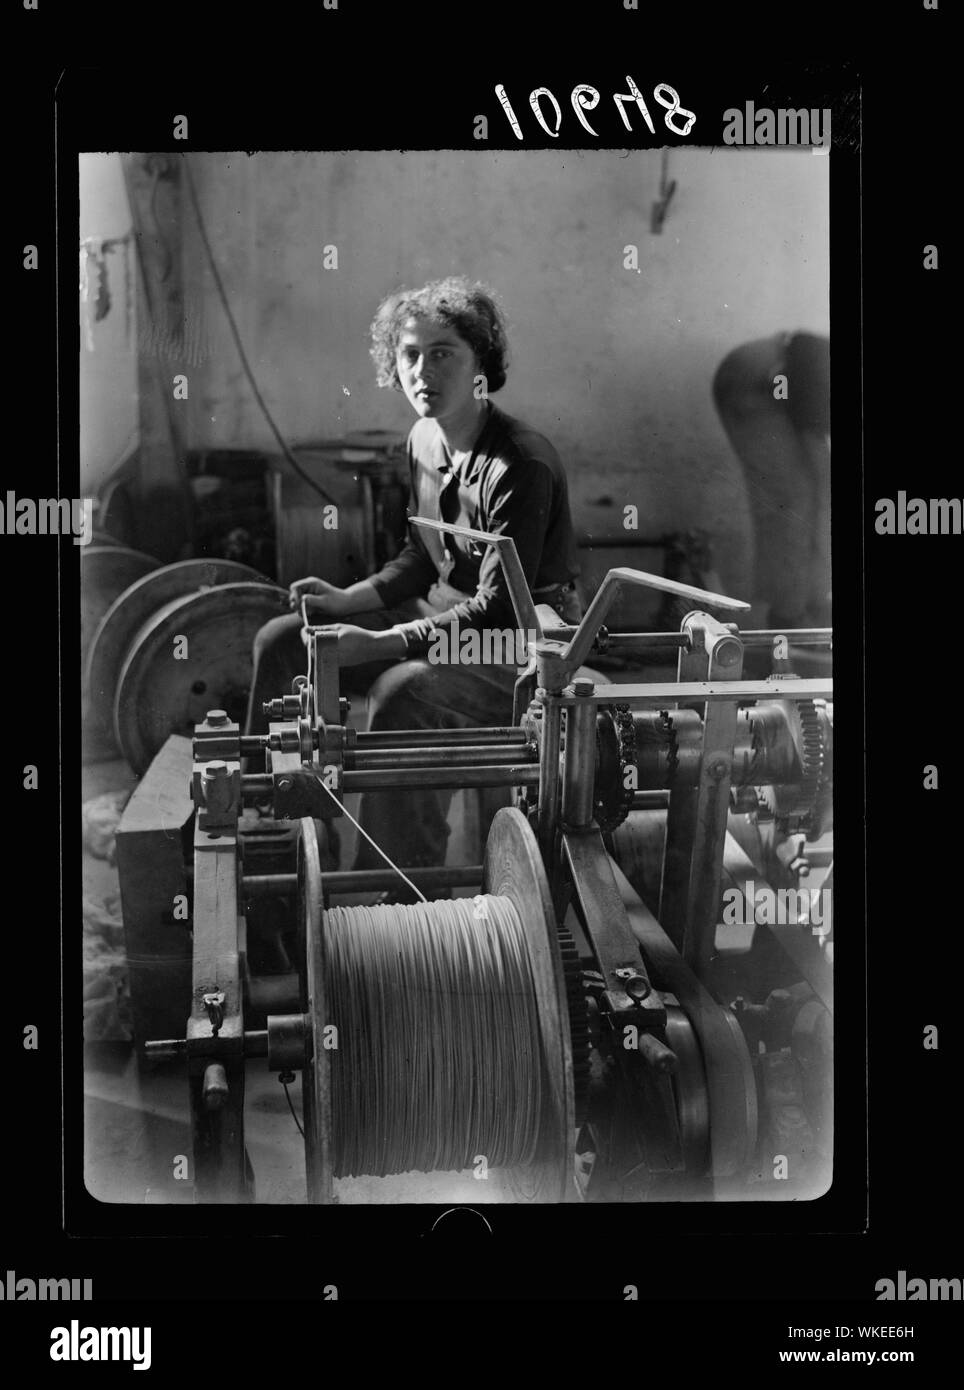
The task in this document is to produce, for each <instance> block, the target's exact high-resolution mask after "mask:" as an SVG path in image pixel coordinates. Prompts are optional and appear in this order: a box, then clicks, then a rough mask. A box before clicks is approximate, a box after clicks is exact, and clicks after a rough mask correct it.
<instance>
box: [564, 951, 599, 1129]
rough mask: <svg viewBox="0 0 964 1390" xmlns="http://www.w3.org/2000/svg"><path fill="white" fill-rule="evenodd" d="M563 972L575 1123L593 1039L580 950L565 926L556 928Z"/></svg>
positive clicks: (585, 1092)
mask: <svg viewBox="0 0 964 1390" xmlns="http://www.w3.org/2000/svg"><path fill="white" fill-rule="evenodd" d="M557 933H558V939H559V954H560V955H561V956H562V973H563V977H564V979H565V982H566V1003H567V1005H568V1008H569V1036H570V1039H571V1042H572V1073H573V1088H574V1091H575V1101H576V1123H577V1124H581V1123H582V1121H583V1119H584V1117H585V1114H586V1106H587V1103H588V1100H589V1066H590V1060H591V1053H592V1043H591V1039H590V1035H589V1010H588V1009H587V1007H586V996H585V991H584V989H583V983H582V968H581V966H580V963H579V952H578V950H577V949H576V943H575V941H574V939H573V936H572V933H571V932H570V930H569V928H568V927H558V928H557Z"/></svg>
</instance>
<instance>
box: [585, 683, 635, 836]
mask: <svg viewBox="0 0 964 1390" xmlns="http://www.w3.org/2000/svg"><path fill="white" fill-rule="evenodd" d="M596 754H597V758H596V767H597V773H596V785H595V792H594V798H593V814H594V816H595V818H596V824H597V825H598V826H599V829H600V830H601V831H602V832H603V834H604V835H608V834H609V833H610V831H612V830H615V829H616V827H617V825H622V823H623V821H624V820H625V819H626V817H627V816H628V815H629V813H630V811H631V810H632V807H633V792H634V787H633V786H632V785H630V786H627V785H626V772H627V769H628V768H632V769H633V770H634V771H635V768H636V725H635V723H634V722H633V715H632V711H631V710H630V708H629V706H628V705H608V706H606V707H605V708H604V709H602V710H600V712H599V716H598V718H597V719H596Z"/></svg>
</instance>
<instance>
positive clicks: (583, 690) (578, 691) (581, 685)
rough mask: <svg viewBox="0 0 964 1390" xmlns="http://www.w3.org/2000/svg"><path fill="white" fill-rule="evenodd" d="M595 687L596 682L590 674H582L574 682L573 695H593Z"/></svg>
mask: <svg viewBox="0 0 964 1390" xmlns="http://www.w3.org/2000/svg"><path fill="white" fill-rule="evenodd" d="M595 689H596V685H595V682H594V681H591V680H590V679H589V678H588V676H580V677H579V678H578V680H574V681H573V683H572V693H573V695H591V694H592V693H593V691H594V690H595Z"/></svg>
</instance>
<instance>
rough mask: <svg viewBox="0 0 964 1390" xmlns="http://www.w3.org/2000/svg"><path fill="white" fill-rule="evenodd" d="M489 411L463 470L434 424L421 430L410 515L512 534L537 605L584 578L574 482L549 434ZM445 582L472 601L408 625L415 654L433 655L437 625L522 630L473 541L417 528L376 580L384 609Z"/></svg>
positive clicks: (497, 575) (415, 444) (416, 430)
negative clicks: (572, 504)
mask: <svg viewBox="0 0 964 1390" xmlns="http://www.w3.org/2000/svg"><path fill="white" fill-rule="evenodd" d="M486 412H487V413H486V418H485V420H484V421H483V424H482V429H481V431H480V434H479V437H478V439H477V440H476V443H475V447H474V449H473V451H472V454H471V456H470V457H469V459H468V460H467V461H466V462H464V463H462V464H461V465H460V467H459V468H458V469H456V468H455V467H454V466H453V462H452V459H451V457H450V455H449V453H448V450H447V449H446V448H445V445H444V444H443V442H442V439H441V437H440V434H439V430H438V427H437V425H436V424H435V422H434V421H433V420H427V419H426V420H419V421H418V422H417V423H416V424H415V425H414V426H413V428H412V431H411V433H410V435H409V437H408V459H409V469H410V473H411V495H410V499H409V508H408V513H409V516H424V517H430V518H431V519H433V520H436V521H449V522H452V523H454V524H455V525H458V526H467V527H470V528H472V529H473V530H476V531H488V532H492V533H494V534H496V535H506V536H511V537H512V539H513V541H514V542H515V545H516V549H517V551H518V552H519V560H520V562H521V564H522V569H523V571H524V573H525V577H526V579H527V581H528V584H529V588H530V590H531V591H532V593H533V595H534V597H535V599H536V602H537V603H538V602H539V601H540V597H539V591H540V590H546V589H550V588H551V587H552V586H556V585H566V584H569V583H570V582H571V581H572V580H573V579H574V578H575V577H576V576H577V575H578V573H579V567H578V565H577V564H576V558H575V541H574V537H573V531H572V520H571V517H570V514H569V492H568V487H567V484H566V475H565V472H564V471H563V467H562V464H561V462H560V459H559V456H558V454H557V453H556V451H555V449H554V448H553V447H552V445H551V444H550V443H549V441H548V439H546V438H545V437H544V436H543V435H541V434H539V433H537V432H536V431H535V430H533V429H530V428H529V426H528V425H525V424H523V423H522V422H521V421H519V420H514V419H513V418H512V417H511V416H510V415H506V414H505V412H504V411H501V410H499V409H498V407H497V406H494V405H493V404H492V402H491V401H488V402H487V403H486ZM439 578H441V579H442V580H443V581H444V582H445V583H447V584H449V585H450V586H451V587H452V588H454V589H458V590H460V591H461V592H462V593H465V594H470V595H471V597H470V598H467V599H466V600H465V601H464V602H460V603H457V604H455V605H454V606H453V607H452V608H450V609H447V610H446V611H445V612H442V613H439V614H437V615H436V616H434V617H433V618H431V619H427V618H426V619H419V620H417V621H415V622H411V623H404V624H400V626H399V630H400V631H401V632H403V633H404V634H405V639H406V643H407V647H408V655H409V656H422V655H424V654H425V651H426V650H427V647H428V643H429V638H430V635H431V632H432V629H433V628H434V627H440V626H449V625H450V624H456V625H457V626H458V628H459V630H461V629H463V628H467V629H473V628H474V629H481V628H491V629H497V630H505V629H508V628H514V627H515V626H516V619H515V614H514V612H513V608H512V600H511V599H510V597H509V592H508V589H507V586H506V583H505V580H504V578H503V575H502V568H501V566H500V564H499V558H498V554H497V552H496V550H495V548H494V547H493V546H486V545H485V544H484V543H482V542H477V541H472V540H469V539H468V538H467V537H465V536H455V535H451V534H449V535H445V534H442V533H441V532H438V531H431V530H428V529H427V528H425V527H418V526H410V527H409V539H408V541H407V543H406V544H405V546H404V547H403V548H402V550H401V551H400V552H399V554H398V555H397V556H396V557H395V559H394V560H391V561H390V562H389V563H388V564H387V565H385V566H384V567H383V568H382V569H381V570H379V572H378V573H377V574H375V575H372V577H371V581H370V582H371V584H372V586H373V587H374V588H375V590H376V591H377V592H378V594H379V595H380V597H381V599H382V602H383V604H384V605H385V607H386V608H394V607H396V606H397V605H398V604H399V603H401V602H403V601H404V600H405V599H409V598H416V597H424V596H425V595H427V594H428V592H429V589H430V588H431V587H432V585H433V584H434V583H435V582H436V581H437V580H438V579H439Z"/></svg>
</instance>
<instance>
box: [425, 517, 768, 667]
mask: <svg viewBox="0 0 964 1390" xmlns="http://www.w3.org/2000/svg"><path fill="white" fill-rule="evenodd" d="M409 521H410V522H411V523H412V525H413V526H427V527H429V528H430V529H431V530H433V531H444V532H451V534H452V535H455V536H466V537H467V538H468V539H469V540H473V541H483V542H485V544H486V545H492V546H495V548H496V550H497V551H498V555H499V562H500V564H501V565H502V573H503V574H504V575H505V582H506V586H507V588H508V590H509V596H510V598H511V599H512V607H513V608H514V609H515V616H516V622H517V623H518V624H519V627H520V629H521V631H522V632H525V633H530V632H531V633H534V634H535V640H536V641H540V640H542V639H543V638H544V636H545V633H544V630H543V627H542V623H541V622H540V619H539V614H538V612H537V611H536V606H535V603H534V602H533V599H532V594H531V593H530V592H529V585H528V583H527V582H526V577H525V573H524V571H523V569H522V564H521V562H520V560H519V552H518V551H517V550H516V548H515V541H514V540H513V539H512V537H511V536H494V535H491V534H490V533H489V532H488V531H474V530H472V529H471V528H470V527H468V526H455V525H453V524H452V523H451V522H447V521H432V520H430V519H429V518H428V517H426V516H411V517H409ZM628 584H636V585H639V586H640V587H641V588H644V589H656V590H658V591H659V592H660V593H663V594H673V595H675V596H676V597H677V598H689V599H693V601H694V603H695V604H698V605H699V604H701V605H703V606H705V607H707V608H723V609H726V610H728V611H730V612H734V613H745V612H746V611H747V610H748V609H749V607H750V605H749V604H748V603H745V602H744V601H743V599H739V598H729V597H728V596H727V595H726V594H714V593H711V592H710V591H709V590H708V589H697V588H696V587H695V586H694V585H692V584H681V583H680V582H679V580H677V579H664V578H663V576H662V575H661V574H648V573H647V572H646V571H645V570H633V569H613V570H610V571H609V573H608V574H607V575H606V577H605V579H604V580H603V582H602V583H601V584H600V586H599V589H598V590H597V592H596V595H595V597H594V598H593V601H592V603H591V604H590V605H589V607H588V609H587V610H586V613H585V616H584V617H583V620H582V622H581V623H580V624H579V626H578V628H577V629H576V632H575V635H574V636H573V637H572V639H571V641H570V642H569V643H568V645H567V646H566V648H565V650H564V651H563V652H562V654H561V660H562V661H563V662H564V663H565V665H566V666H567V667H568V669H569V670H570V671H574V670H576V669H578V667H580V666H581V665H582V663H583V662H584V661H585V659H586V657H587V656H588V655H589V652H590V649H591V648H592V645H593V643H594V642H595V640H596V634H597V633H598V631H599V629H600V628H601V627H602V625H603V623H604V622H605V619H606V615H607V613H608V612H609V610H610V608H611V607H612V605H613V604H614V602H615V601H616V598H617V597H618V595H619V592H620V590H621V589H623V588H625V587H626V585H628Z"/></svg>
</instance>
